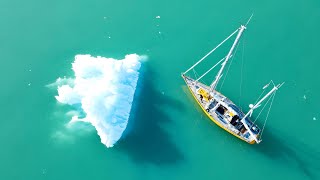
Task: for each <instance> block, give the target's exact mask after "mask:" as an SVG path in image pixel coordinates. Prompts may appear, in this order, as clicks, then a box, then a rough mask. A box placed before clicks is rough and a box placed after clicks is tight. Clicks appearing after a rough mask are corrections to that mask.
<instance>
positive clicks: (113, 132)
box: [56, 54, 142, 147]
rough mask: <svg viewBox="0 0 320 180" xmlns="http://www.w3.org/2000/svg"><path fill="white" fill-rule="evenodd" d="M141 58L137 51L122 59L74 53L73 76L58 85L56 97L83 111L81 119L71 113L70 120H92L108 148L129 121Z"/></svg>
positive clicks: (117, 138)
mask: <svg viewBox="0 0 320 180" xmlns="http://www.w3.org/2000/svg"><path fill="white" fill-rule="evenodd" d="M141 59H142V57H141V56H138V55H136V54H130V55H126V56H125V58H124V59H122V60H116V59H112V58H104V57H99V56H98V57H92V56H90V55H77V56H76V57H75V60H74V62H73V63H72V70H73V71H74V75H75V78H74V79H70V78H69V79H68V80H67V81H66V82H68V83H67V85H62V86H59V87H58V95H57V96H56V99H57V100H58V101H59V102H61V103H64V104H69V105H71V106H77V107H78V106H79V105H80V107H81V110H82V111H83V113H84V114H85V117H82V118H79V117H78V116H77V115H74V116H73V117H72V120H71V122H76V121H84V122H89V123H91V124H92V125H93V126H94V127H95V129H96V131H97V133H98V135H99V136H100V139H101V142H102V143H103V144H105V145H106V146H107V147H112V146H113V145H114V144H115V143H116V142H117V141H118V140H119V139H120V137H121V135H122V133H123V131H124V130H125V129H126V126H127V124H128V119H129V116H130V110H131V106H132V102H133V97H134V93H135V89H136V86H137V81H138V77H139V69H140V66H141V64H140V60H141ZM57 81H61V78H59V79H58V80H57Z"/></svg>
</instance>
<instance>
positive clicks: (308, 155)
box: [254, 130, 320, 179]
mask: <svg viewBox="0 0 320 180" xmlns="http://www.w3.org/2000/svg"><path fill="white" fill-rule="evenodd" d="M277 134H279V132H278V131H273V132H272V133H271V132H270V131H268V130H265V132H264V133H263V141H262V142H261V143H260V144H259V145H254V149H255V150H257V151H258V152H260V153H262V154H263V155H265V156H267V157H268V158H271V159H272V160H275V161H278V162H280V163H284V165H286V166H288V167H290V166H295V167H297V168H298V170H300V171H301V172H302V173H303V174H304V175H306V176H307V177H308V178H310V179H317V178H319V171H320V166H319V162H320V152H319V151H317V150H316V149H313V148H312V147H310V146H309V145H307V144H305V143H303V142H301V141H298V140H296V139H294V138H293V137H289V136H283V137H286V139H285V138H280V137H279V136H278V135H277Z"/></svg>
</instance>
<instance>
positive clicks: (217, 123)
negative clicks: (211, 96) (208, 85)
mask: <svg viewBox="0 0 320 180" xmlns="http://www.w3.org/2000/svg"><path fill="white" fill-rule="evenodd" d="M182 78H183V77H182ZM183 79H184V81H185V82H186V80H185V78H183ZM186 84H187V82H186ZM187 86H188V85H187ZM188 89H189V91H190V93H191V94H192V96H193V98H194V99H195V100H196V101H197V103H198V104H199V106H200V107H201V109H202V110H203V112H204V113H205V114H206V115H207V116H208V117H209V118H210V119H211V121H213V122H214V123H215V124H216V125H218V126H219V127H221V128H222V129H224V130H226V131H227V132H229V133H230V134H232V135H234V136H235V137H237V138H239V139H241V140H243V141H245V142H247V143H249V144H255V141H254V140H253V141H251V142H248V141H246V140H245V139H243V138H242V137H241V136H239V135H237V134H235V133H233V132H232V131H230V130H229V129H227V128H225V127H224V126H222V125H221V124H220V123H219V122H218V121H217V120H215V119H214V118H213V117H211V116H210V114H209V113H208V112H207V111H206V110H205V109H204V108H203V107H202V106H201V104H200V102H199V101H198V99H197V98H196V97H195V95H194V94H193V92H192V90H191V89H190V87H189V86H188Z"/></svg>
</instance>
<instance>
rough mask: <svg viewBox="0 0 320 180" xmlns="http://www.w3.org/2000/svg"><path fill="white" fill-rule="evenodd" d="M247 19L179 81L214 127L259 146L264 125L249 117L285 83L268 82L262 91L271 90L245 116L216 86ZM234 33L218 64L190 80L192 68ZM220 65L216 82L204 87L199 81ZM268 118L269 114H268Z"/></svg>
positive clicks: (183, 74) (252, 105)
mask: <svg viewBox="0 0 320 180" xmlns="http://www.w3.org/2000/svg"><path fill="white" fill-rule="evenodd" d="M251 17H252V16H251ZM251 17H250V19H251ZM250 19H249V20H248V22H247V23H246V24H245V25H241V26H240V27H239V28H237V29H236V30H235V31H234V32H233V33H231V34H230V35H229V36H228V37H227V38H226V39H224V40H223V41H222V42H221V43H220V44H218V45H217V46H216V47H215V48H214V49H212V50H211V51H210V52H209V53H207V54H206V55H205V56H204V57H203V58H201V59H200V60H199V61H197V62H196V63H195V64H194V65H193V66H191V67H190V68H189V69H188V70H186V71H185V72H184V73H182V78H183V79H184V81H185V83H186V84H187V86H188V89H189V90H190V92H191V94H192V95H193V97H194V98H195V100H196V101H197V102H198V104H199V106H200V107H201V108H202V110H203V111H204V113H205V114H206V115H207V116H208V117H209V118H210V119H211V120H212V121H213V122H214V123H215V124H217V125H218V126H219V127H221V128H222V129H224V130H226V131H227V132H229V133H230V134H232V135H234V136H236V137H237V138H239V139H241V140H243V141H245V142H247V143H249V144H255V143H257V144H258V143H260V142H261V141H262V139H261V135H262V132H263V129H264V126H265V124H264V126H263V128H262V129H261V128H259V127H258V125H256V124H255V122H252V121H251V120H250V117H251V115H252V113H253V111H254V110H255V109H257V108H259V107H260V106H261V103H262V102H263V101H265V100H267V99H268V100H267V102H269V100H270V99H272V101H271V104H272V102H273V98H274V96H275V93H276V91H277V90H278V89H279V88H280V87H281V86H282V85H283V84H284V83H281V84H277V85H276V84H274V83H273V81H270V83H269V84H267V85H266V86H264V87H263V89H264V90H265V89H266V88H268V86H269V85H270V84H272V85H273V88H272V89H271V90H270V91H269V92H268V93H264V92H263V93H264V94H265V95H264V96H263V97H262V95H263V94H261V96H260V97H262V98H261V99H259V98H258V100H257V101H256V103H254V104H250V105H249V108H250V110H249V111H248V112H247V113H246V114H245V113H243V112H242V110H241V108H240V107H238V106H237V105H236V104H235V103H233V102H232V101H231V100H230V99H229V98H228V97H226V96H225V95H223V94H222V93H221V92H219V91H218V90H217V85H218V83H219V80H220V79H221V77H222V73H223V71H224V69H225V67H226V64H227V63H228V61H229V60H230V58H231V57H232V53H233V51H234V49H235V47H236V46H237V44H238V43H239V40H240V38H241V36H242V34H243V32H244V31H245V30H246V26H247V24H248V23H249V21H250ZM236 33H237V35H236V38H235V40H234V42H233V44H232V46H231V48H230V50H229V51H228V54H227V55H226V56H225V57H224V58H222V59H221V60H220V61H219V62H218V63H216V64H215V65H214V66H212V67H211V68H210V69H209V70H208V71H206V72H205V73H204V74H203V75H201V76H200V77H198V78H197V79H193V78H191V77H190V76H187V75H186V74H187V73H188V72H189V71H190V70H192V69H194V68H195V67H196V66H197V65H198V64H199V63H200V62H202V61H203V60H204V59H205V58H207V57H208V56H209V55H210V54H211V53H213V52H214V51H215V50H216V49H217V48H219V47H220V46H221V45H222V44H224V43H225V42H226V41H227V40H228V39H230V38H231V37H232V36H234V35H235V34H236ZM219 64H221V68H220V70H219V71H218V73H217V75H216V76H215V79H214V80H213V82H212V83H211V84H210V85H206V84H204V83H202V82H200V80H201V78H203V77H204V76H205V75H207V74H208V73H209V72H210V71H211V70H212V69H214V68H215V67H216V66H218V65H219ZM265 105H266V104H265ZM264 107H265V106H264ZM264 107H263V108H264ZM270 107H271V105H270ZM269 110H270V109H269ZM259 114H260V113H259ZM268 115H269V112H268ZM268 115H267V117H268Z"/></svg>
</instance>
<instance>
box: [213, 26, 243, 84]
mask: <svg viewBox="0 0 320 180" xmlns="http://www.w3.org/2000/svg"><path fill="white" fill-rule="evenodd" d="M245 29H246V27H245V26H244V25H241V26H240V28H239V32H238V34H237V37H236V39H235V40H234V42H233V44H232V46H231V49H230V50H229V52H228V54H227V56H226V58H225V61H224V62H223V63H222V67H221V69H220V70H219V72H218V74H217V76H216V78H215V80H214V81H213V82H212V83H211V85H210V87H211V90H213V89H215V88H216V87H217V84H218V82H219V80H220V78H221V76H222V71H223V69H224V68H225V66H226V64H227V62H228V60H229V59H230V57H231V56H232V52H233V50H234V48H235V47H236V45H237V44H238V42H239V39H240V37H241V35H242V33H243V31H244V30H245Z"/></svg>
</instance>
